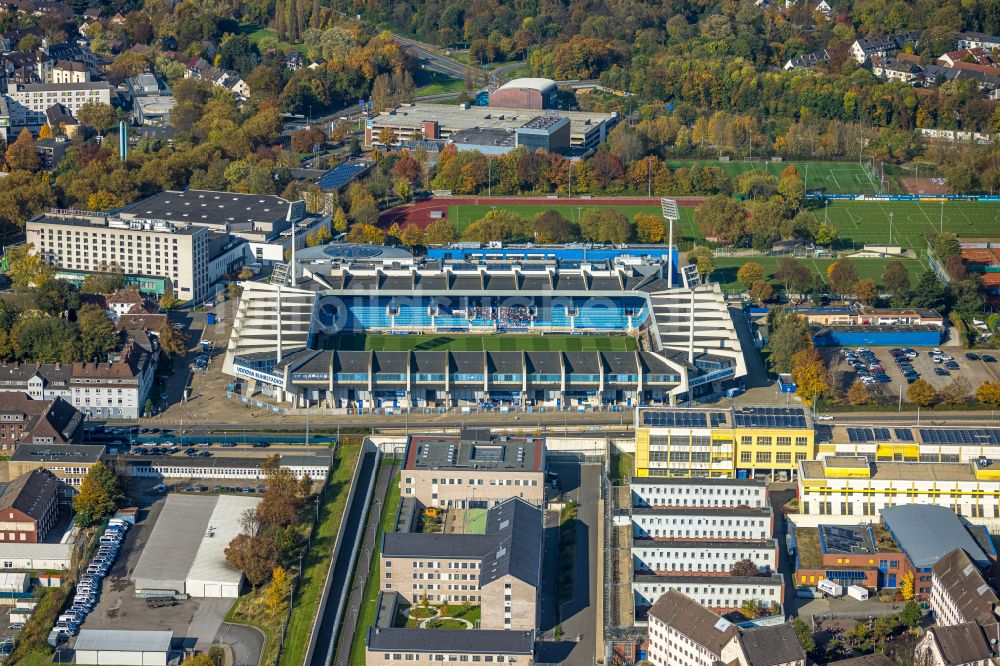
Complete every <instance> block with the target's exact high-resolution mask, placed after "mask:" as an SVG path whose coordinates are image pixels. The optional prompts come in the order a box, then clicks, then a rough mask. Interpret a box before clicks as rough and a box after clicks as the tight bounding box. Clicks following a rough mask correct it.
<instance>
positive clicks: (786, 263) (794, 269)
mask: <svg viewBox="0 0 1000 666" xmlns="http://www.w3.org/2000/svg"><path fill="white" fill-rule="evenodd" d="M744 265H746V264H744ZM774 277H775V278H776V279H777V280H778V282H779V283H781V285H782V286H784V288H785V293H786V294H799V295H804V294H805V293H806V292H808V291H809V287H810V286H811V285H812V281H813V273H812V272H811V271H810V270H809V269H808V268H807V267H806V265H805V264H804V263H802V262H801V261H799V260H798V259H793V258H792V257H783V258H782V259H781V261H779V262H778V270H777V271H775V274H774Z"/></svg>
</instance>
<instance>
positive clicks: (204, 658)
mask: <svg viewBox="0 0 1000 666" xmlns="http://www.w3.org/2000/svg"><path fill="white" fill-rule="evenodd" d="M181 666H217V664H216V663H215V660H214V659H212V657H211V656H210V655H207V654H205V653H204V652H203V653H201V654H193V655H191V656H189V657H187V658H186V659H185V660H184V661H182V662H181Z"/></svg>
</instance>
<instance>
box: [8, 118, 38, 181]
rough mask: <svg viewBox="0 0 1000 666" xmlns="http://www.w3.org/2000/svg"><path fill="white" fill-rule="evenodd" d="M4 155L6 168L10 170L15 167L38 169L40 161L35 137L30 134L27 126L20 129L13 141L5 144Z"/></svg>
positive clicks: (26, 169) (29, 169)
mask: <svg viewBox="0 0 1000 666" xmlns="http://www.w3.org/2000/svg"><path fill="white" fill-rule="evenodd" d="M5 157H6V160H7V168H8V169H10V170H11V171H15V170H17V169H23V170H25V171H38V167H39V165H40V164H41V162H40V160H39V158H38V151H37V150H36V149H35V138H34V137H33V136H31V130H29V129H28V128H27V127H25V128H24V129H23V130H21V133H20V134H18V135H17V139H15V141H14V143H12V144H10V145H9V146H7V153H6V155H5Z"/></svg>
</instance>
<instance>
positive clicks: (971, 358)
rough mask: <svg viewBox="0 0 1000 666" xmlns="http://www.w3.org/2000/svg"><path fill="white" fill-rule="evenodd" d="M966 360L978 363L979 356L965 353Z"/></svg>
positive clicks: (974, 353)
mask: <svg viewBox="0 0 1000 666" xmlns="http://www.w3.org/2000/svg"><path fill="white" fill-rule="evenodd" d="M965 358H967V359H969V360H970V361H978V360H979V354H977V353H976V352H965Z"/></svg>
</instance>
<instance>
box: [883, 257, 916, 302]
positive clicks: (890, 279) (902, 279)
mask: <svg viewBox="0 0 1000 666" xmlns="http://www.w3.org/2000/svg"><path fill="white" fill-rule="evenodd" d="M882 285H883V286H884V287H885V288H886V289H887V290H888V291H889V293H891V294H892V295H893V296H901V295H903V294H906V293H908V292H909V291H910V272H909V271H908V270H906V266H904V265H903V262H902V261H900V260H899V259H893V260H891V261H890V262H889V263H887V264H886V265H885V270H884V271H883V272H882Z"/></svg>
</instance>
